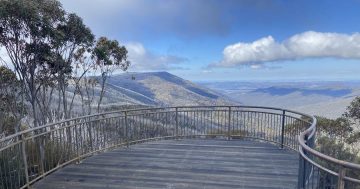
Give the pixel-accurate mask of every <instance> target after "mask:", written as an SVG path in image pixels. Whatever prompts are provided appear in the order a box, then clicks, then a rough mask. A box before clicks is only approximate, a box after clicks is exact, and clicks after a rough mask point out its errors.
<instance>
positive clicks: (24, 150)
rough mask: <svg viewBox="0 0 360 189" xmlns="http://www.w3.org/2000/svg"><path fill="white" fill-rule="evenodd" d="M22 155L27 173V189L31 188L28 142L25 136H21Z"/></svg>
mask: <svg viewBox="0 0 360 189" xmlns="http://www.w3.org/2000/svg"><path fill="white" fill-rule="evenodd" d="M21 153H22V158H23V163H24V172H25V180H26V185H25V186H27V188H29V182H30V180H29V172H28V161H27V155H26V141H25V136H24V134H22V135H21Z"/></svg>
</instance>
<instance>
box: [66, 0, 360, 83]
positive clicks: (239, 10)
mask: <svg viewBox="0 0 360 189" xmlns="http://www.w3.org/2000/svg"><path fill="white" fill-rule="evenodd" d="M61 2H62V3H63V6H64V8H65V9H66V10H67V11H69V12H75V13H77V14H78V15H79V16H81V17H82V18H83V19H84V22H85V23H86V24H87V25H88V26H89V27H90V28H91V29H92V30H93V32H94V33H95V34H96V35H97V36H107V37H109V38H112V39H117V40H118V41H120V43H122V44H124V45H125V46H126V47H127V48H128V50H129V59H130V60H131V61H132V62H133V66H132V67H131V68H130V70H129V71H168V72H170V73H174V74H176V75H179V76H181V77H184V78H186V79H189V80H195V81H198V80H358V79H360V74H359V72H360V34H359V33H358V32H360V19H359V18H360V11H359V10H360V0H348V1H335V0H332V1H325V0H323V1H322V0H318V1H313V0H312V1H310V0H309V1H306V0H304V1H286V0H283V1H277V0H274V1H270V0H92V1H88V0H77V1H73V0H61Z"/></svg>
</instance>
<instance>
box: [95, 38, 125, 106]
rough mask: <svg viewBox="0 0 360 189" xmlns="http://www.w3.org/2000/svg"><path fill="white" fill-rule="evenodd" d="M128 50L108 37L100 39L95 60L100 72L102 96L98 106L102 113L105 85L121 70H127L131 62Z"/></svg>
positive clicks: (96, 46) (96, 47)
mask: <svg viewBox="0 0 360 189" xmlns="http://www.w3.org/2000/svg"><path fill="white" fill-rule="evenodd" d="M127 53H128V52H127V50H126V48H125V47H124V46H121V45H120V44H119V42H118V41H116V40H109V39H107V38H106V37H100V38H99V39H98V40H97V42H96V45H95V47H94V50H93V56H92V58H93V60H94V61H95V63H96V65H97V68H98V69H99V71H100V75H101V77H100V86H101V91H100V96H99V101H98V104H97V111H98V112H100V105H101V102H102V99H103V97H104V95H105V85H106V81H107V79H108V78H109V77H110V76H111V74H112V73H113V72H114V71H116V70H118V69H121V70H123V71H125V70H127V69H128V67H129V66H130V61H128V60H127Z"/></svg>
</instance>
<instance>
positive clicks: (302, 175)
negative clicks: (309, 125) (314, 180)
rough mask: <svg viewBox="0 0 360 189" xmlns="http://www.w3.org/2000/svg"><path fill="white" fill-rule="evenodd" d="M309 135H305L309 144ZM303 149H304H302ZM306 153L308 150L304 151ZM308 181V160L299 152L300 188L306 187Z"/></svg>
mask: <svg viewBox="0 0 360 189" xmlns="http://www.w3.org/2000/svg"><path fill="white" fill-rule="evenodd" d="M307 140H308V137H307V136H305V145H307ZM300 150H302V149H300ZM304 153H305V155H306V152H304ZM305 183H306V160H305V158H304V157H302V156H301V154H299V174H298V189H304V188H305V185H306V184H305Z"/></svg>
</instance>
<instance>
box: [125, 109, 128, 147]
mask: <svg viewBox="0 0 360 189" xmlns="http://www.w3.org/2000/svg"><path fill="white" fill-rule="evenodd" d="M124 114H125V140H126V147H127V148H129V125H128V117H127V111H125V112H124Z"/></svg>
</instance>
